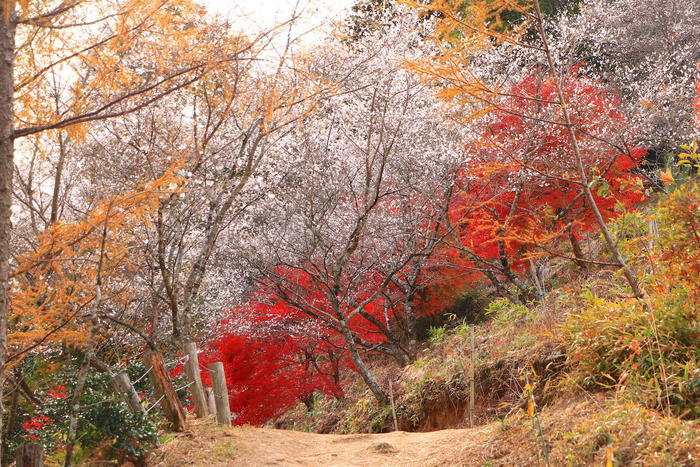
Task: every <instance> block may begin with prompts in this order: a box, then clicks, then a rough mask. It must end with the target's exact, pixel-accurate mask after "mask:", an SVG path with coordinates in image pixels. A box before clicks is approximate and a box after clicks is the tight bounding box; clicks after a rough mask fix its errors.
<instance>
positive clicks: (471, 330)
mask: <svg viewBox="0 0 700 467" xmlns="http://www.w3.org/2000/svg"><path fill="white" fill-rule="evenodd" d="M469 341H470V344H469V345H470V347H471V352H470V355H469V360H470V364H469V427H470V428H471V427H473V426H474V397H475V394H474V364H475V358H474V354H475V352H476V339H475V337H474V325H473V324H472V325H471V326H470V328H469Z"/></svg>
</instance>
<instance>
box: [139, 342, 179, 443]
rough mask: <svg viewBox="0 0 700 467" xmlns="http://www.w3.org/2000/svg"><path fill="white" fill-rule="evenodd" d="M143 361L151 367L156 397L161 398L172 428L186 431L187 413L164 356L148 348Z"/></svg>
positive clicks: (150, 372) (152, 383) (150, 378)
mask: <svg viewBox="0 0 700 467" xmlns="http://www.w3.org/2000/svg"><path fill="white" fill-rule="evenodd" d="M143 363H144V365H146V368H150V371H149V372H148V379H149V380H150V381H151V385H152V386H153V390H154V392H155V396H156V399H160V406H161V407H162V408H163V412H165V416H166V417H168V420H170V424H171V428H172V430H173V431H185V430H186V429H187V423H186V421H185V413H184V412H183V411H182V406H181V405H180V400H179V399H178V398H177V394H176V393H175V388H174V387H173V383H172V382H171V381H170V377H169V376H168V372H167V370H166V369H165V365H164V364H163V357H162V356H161V355H160V354H159V353H158V352H153V351H150V350H147V351H146V353H144V354H143Z"/></svg>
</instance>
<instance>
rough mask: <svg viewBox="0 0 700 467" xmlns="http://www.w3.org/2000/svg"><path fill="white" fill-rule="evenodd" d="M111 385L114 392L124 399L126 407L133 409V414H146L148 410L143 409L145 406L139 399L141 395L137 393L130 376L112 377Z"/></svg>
mask: <svg viewBox="0 0 700 467" xmlns="http://www.w3.org/2000/svg"><path fill="white" fill-rule="evenodd" d="M111 383H112V388H113V389H114V391H115V392H117V393H118V394H121V395H122V396H123V397H124V401H125V402H126V405H128V406H129V409H131V411H132V412H133V413H135V414H144V415H145V414H146V409H145V408H144V407H143V405H141V399H139V395H138V394H137V393H136V389H134V385H133V384H131V380H130V379H129V375H127V374H126V373H119V374H116V375H114V376H112V380H111Z"/></svg>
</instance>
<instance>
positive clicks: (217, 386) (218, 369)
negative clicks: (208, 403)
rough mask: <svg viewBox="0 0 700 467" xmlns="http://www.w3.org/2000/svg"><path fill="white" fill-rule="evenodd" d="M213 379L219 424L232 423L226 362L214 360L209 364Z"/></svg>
mask: <svg viewBox="0 0 700 467" xmlns="http://www.w3.org/2000/svg"><path fill="white" fill-rule="evenodd" d="M209 372H210V373H211V381H212V384H213V385H214V399H215V400H216V421H217V422H218V423H219V425H231V407H230V406H229V401H228V388H227V387H226V374H225V373H224V364H223V363H221V362H214V363H212V364H211V365H209Z"/></svg>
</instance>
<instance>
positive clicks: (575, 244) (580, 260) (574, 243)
mask: <svg viewBox="0 0 700 467" xmlns="http://www.w3.org/2000/svg"><path fill="white" fill-rule="evenodd" d="M566 233H567V234H568V236H569V242H571V248H572V249H573V251H574V256H575V257H576V264H577V265H578V267H579V268H581V270H583V271H588V264H587V263H586V258H585V257H584V256H583V249H582V248H581V242H579V241H578V238H576V235H574V233H573V232H572V231H571V227H569V229H567V231H566Z"/></svg>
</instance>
